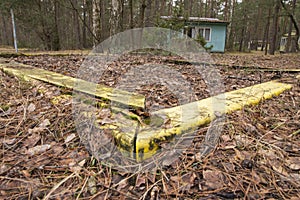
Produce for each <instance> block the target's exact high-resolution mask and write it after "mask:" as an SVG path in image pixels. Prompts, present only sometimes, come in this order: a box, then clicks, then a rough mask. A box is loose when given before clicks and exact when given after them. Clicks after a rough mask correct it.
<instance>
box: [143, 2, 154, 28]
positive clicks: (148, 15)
mask: <svg viewBox="0 0 300 200" xmlns="http://www.w3.org/2000/svg"><path fill="white" fill-rule="evenodd" d="M151 11H152V0H147V2H146V10H145V13H146V19H145V26H146V27H149V26H151V25H152V16H151Z"/></svg>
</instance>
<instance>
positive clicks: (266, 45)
mask: <svg viewBox="0 0 300 200" xmlns="http://www.w3.org/2000/svg"><path fill="white" fill-rule="evenodd" d="M270 19H271V8H269V14H268V21H267V24H266V29H265V34H264V41H263V45H262V51H263V50H264V48H265V55H267V54H268V46H269V30H270Z"/></svg>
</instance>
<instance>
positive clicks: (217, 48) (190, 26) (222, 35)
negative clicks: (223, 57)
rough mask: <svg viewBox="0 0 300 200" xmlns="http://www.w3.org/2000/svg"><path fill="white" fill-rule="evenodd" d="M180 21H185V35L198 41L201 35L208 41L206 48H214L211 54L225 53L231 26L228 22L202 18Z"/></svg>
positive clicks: (183, 31) (165, 18) (168, 17)
mask: <svg viewBox="0 0 300 200" xmlns="http://www.w3.org/2000/svg"><path fill="white" fill-rule="evenodd" d="M161 18H162V19H164V20H169V19H172V17H171V16H162V17H161ZM179 19H180V20H183V21H184V28H183V30H182V33H183V34H185V35H186V36H189V37H191V38H194V39H197V37H198V35H199V34H200V35H201V36H202V37H203V38H204V39H205V40H206V42H207V44H206V46H207V47H210V46H212V49H211V52H221V53H224V52H225V44H226V30H227V25H228V24H229V23H228V22H227V21H223V20H219V19H216V18H201V17H189V18H188V19H185V18H183V17H180V18H179Z"/></svg>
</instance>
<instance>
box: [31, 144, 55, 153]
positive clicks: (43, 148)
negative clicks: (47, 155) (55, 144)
mask: <svg viewBox="0 0 300 200" xmlns="http://www.w3.org/2000/svg"><path fill="white" fill-rule="evenodd" d="M50 148H51V145H50V144H44V145H38V146H35V147H32V148H30V149H28V150H27V152H26V154H27V155H29V156H33V155H36V154H41V153H44V152H45V151H47V150H48V149H50Z"/></svg>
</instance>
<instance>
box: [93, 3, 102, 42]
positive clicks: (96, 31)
mask: <svg viewBox="0 0 300 200" xmlns="http://www.w3.org/2000/svg"><path fill="white" fill-rule="evenodd" d="M100 5H101V0H93V35H94V37H93V47H95V46H96V45H97V44H98V43H99V42H100V41H101V13H100Z"/></svg>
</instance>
